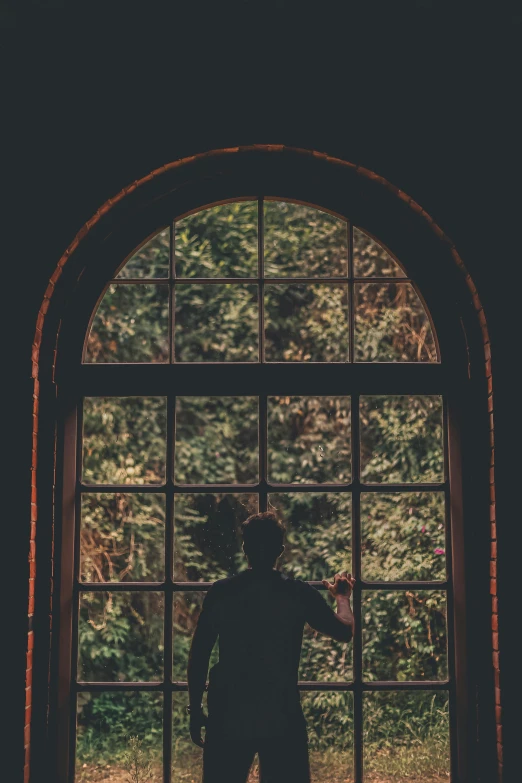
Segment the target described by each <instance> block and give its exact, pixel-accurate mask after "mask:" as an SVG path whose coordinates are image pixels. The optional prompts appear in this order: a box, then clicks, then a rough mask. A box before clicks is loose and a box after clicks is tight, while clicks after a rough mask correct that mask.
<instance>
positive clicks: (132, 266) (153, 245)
mask: <svg viewBox="0 0 522 783" xmlns="http://www.w3.org/2000/svg"><path fill="white" fill-rule="evenodd" d="M169 258H170V231H169V229H168V228H166V229H164V230H163V231H160V232H159V234H156V236H155V237H153V238H152V239H150V240H149V241H148V242H146V243H145V244H144V245H143V246H142V247H140V249H139V250H137V251H136V253H134V254H133V255H132V256H131V257H130V258H129V260H128V261H127V263H126V264H125V266H124V267H123V269H121V271H120V273H119V274H118V277H119V278H120V279H132V278H135V279H147V278H151V279H155V278H165V277H168V276H169Z"/></svg>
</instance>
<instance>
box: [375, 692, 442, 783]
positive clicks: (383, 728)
mask: <svg viewBox="0 0 522 783" xmlns="http://www.w3.org/2000/svg"><path fill="white" fill-rule="evenodd" d="M363 748H364V755H363V764H364V780H365V781H369V783H374V781H375V783H377V782H378V781H379V782H380V781H383V783H384V781H386V783H406V781H407V782H408V783H448V781H449V778H450V742H449V700H448V694H447V693H445V692H442V693H433V692H429V691H410V692H408V691H406V692H393V691H392V692H384V691H383V692H381V693H365V694H364V695H363Z"/></svg>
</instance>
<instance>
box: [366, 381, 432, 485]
mask: <svg viewBox="0 0 522 783" xmlns="http://www.w3.org/2000/svg"><path fill="white" fill-rule="evenodd" d="M359 422H360V428H361V480H362V481H364V482H366V483H372V484H383V483H388V484H389V483H392V484H393V483H405V484H413V483H419V482H427V483H430V482H435V483H437V482H441V481H443V480H444V447H443V428H442V397H439V396H435V395H431V396H427V395H423V396H420V395H417V396H406V395H393V396H387V395H375V396H372V397H369V396H368V397H367V396H362V397H361V398H360V404H359Z"/></svg>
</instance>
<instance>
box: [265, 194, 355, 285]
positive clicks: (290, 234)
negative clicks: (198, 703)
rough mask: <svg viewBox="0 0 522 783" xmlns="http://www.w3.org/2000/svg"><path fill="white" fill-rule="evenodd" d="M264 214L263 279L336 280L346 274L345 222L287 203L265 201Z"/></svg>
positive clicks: (346, 241)
mask: <svg viewBox="0 0 522 783" xmlns="http://www.w3.org/2000/svg"><path fill="white" fill-rule="evenodd" d="M264 211H265V236H264V245H265V276H266V277H337V276H341V275H346V274H347V273H348V229H347V224H346V222H345V221H344V220H341V219H340V218H337V217H334V216H333V215H330V214H328V212H321V211H320V210H319V209H314V208H313V207H306V206H304V205H302V204H289V203H288V202H286V201H265V202H264Z"/></svg>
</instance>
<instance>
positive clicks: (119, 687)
mask: <svg viewBox="0 0 522 783" xmlns="http://www.w3.org/2000/svg"><path fill="white" fill-rule="evenodd" d="M347 396H348V395H347ZM350 397H351V449H352V481H351V483H350V484H345V485H340V484H333V485H326V484H276V483H271V482H268V480H267V442H268V421H267V402H268V396H267V395H261V396H260V397H259V471H260V474H259V482H258V483H257V484H249V485H234V484H196V485H188V484H181V483H178V482H176V481H175V480H174V461H175V428H176V397H175V395H170V394H169V395H167V444H166V481H165V483H164V484H161V485H159V484H153V485H152V484H151V485H132V484H129V485H127V484H118V485H109V484H95V485H94V484H88V485H87V484H83V483H82V481H81V476H82V451H83V450H82V418H83V417H82V415H81V412H80V415H79V416H78V459H77V491H76V519H77V535H76V545H75V566H74V571H75V600H74V613H73V628H74V634H73V647H72V667H71V674H72V681H73V683H74V688H75V690H76V692H92V693H103V692H109V691H113V692H117V691H120V692H121V691H128V692H132V691H146V692H158V693H162V694H163V770H164V783H170V775H171V772H170V770H171V765H172V726H173V717H172V694H173V693H175V692H186V691H187V690H188V685H187V683H186V682H184V681H174V680H173V677H172V671H173V658H172V654H173V635H174V630H173V623H172V617H173V602H174V593H176V592H194V591H197V592H202V593H203V592H206V591H207V590H208V589H209V587H210V586H211V584H212V583H211V582H188V581H187V582H179V581H174V579H173V573H174V571H173V564H174V547H175V530H174V502H175V496H176V495H177V494H185V493H187V492H190V493H205V494H206V493H211V492H216V491H217V492H221V493H223V492H234V493H246V492H248V493H250V494H257V495H258V497H259V507H260V510H266V507H267V503H268V495H269V494H270V493H271V492H274V493H276V492H281V491H291V492H302V493H310V492H318V491H320V492H326V491H328V492H334V493H347V492H348V493H351V496H352V523H351V524H352V573H353V574H354V576H355V577H356V579H357V583H356V587H355V590H354V595H353V611H354V616H355V622H356V632H355V635H354V639H353V680H352V681H341V682H335V681H334V682H325V681H322V682H321V681H313V682H305V681H300V682H299V690H300V691H303V692H307V691H350V692H352V693H353V710H354V713H353V721H354V775H355V777H354V781H355V783H362V781H363V779H364V778H363V752H364V751H363V694H364V693H366V692H375V691H389V692H393V691H433V692H440V691H445V692H447V693H448V695H449V699H450V720H452V716H453V712H454V709H455V704H454V702H455V696H454V667H453V660H452V644H453V634H452V620H451V618H452V607H453V605H452V589H451V577H450V574H451V556H450V554H449V553H451V545H450V536H451V531H450V526H449V483H448V480H447V476H448V456H447V455H448V443H447V432H446V430H447V426H446V425H447V421H446V420H447V414H446V406H445V405H444V404H443V420H444V480H443V481H442V482H441V483H437V484H435V483H433V484H415V483H409V484H408V483H400V484H392V485H389V484H385V483H382V484H364V483H362V482H361V480H360V422H359V399H360V395H359V394H353V395H350ZM412 490H415V491H421V490H422V491H428V492H441V491H443V492H444V494H445V521H446V542H447V549H446V553H447V578H446V579H445V580H429V581H427V580H424V581H401V582H398V581H395V582H393V581H385V582H384V581H383V582H373V581H372V582H369V581H363V580H362V578H361V558H362V546H361V519H360V497H361V493H362V492H372V493H377V494H378V493H390V492H394V493H402V492H411V491H412ZM96 492H105V493H108V492H126V493H133V492H135V493H137V492H148V493H153V494H165V495H166V525H165V577H164V580H163V581H161V582H82V581H80V571H79V568H80V552H79V538H80V536H79V524H80V508H81V496H82V495H83V494H89V493H96ZM308 583H309V584H311V585H313V586H314V587H316V588H317V589H319V590H324V587H323V585H322V583H321V582H314V581H309V582H308ZM402 589H404V590H405V589H415V590H421V589H437V590H440V591H445V592H446V596H447V634H448V637H447V656H448V679H447V680H441V681H438V680H437V681H429V680H426V681H424V680H423V681H404V682H402V681H397V682H396V681H391V682H390V681H364V679H363V649H362V647H363V645H362V624H361V607H362V597H363V595H364V593H365V592H368V591H376V590H380V591H393V590H402ZM136 590H139V591H143V592H148V591H154V592H156V591H158V592H163V593H164V605H165V609H164V611H165V616H164V672H163V681H162V682H97V683H96V682H81V681H78V679H77V660H78V607H79V594H80V592H109V591H110V592H131V591H136ZM72 707H73V709H72V712H71V750H73V751H74V745H75V734H76V699H74V700H73V704H72ZM450 734H451V735H452V740H451V742H452V745H454V738H453V732H450ZM71 758H72V759H74V752H73V753H71ZM452 758H454V748H453V747H452ZM71 766H72V769H71V779H73V777H72V776H73V775H74V764H72V765H71Z"/></svg>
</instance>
